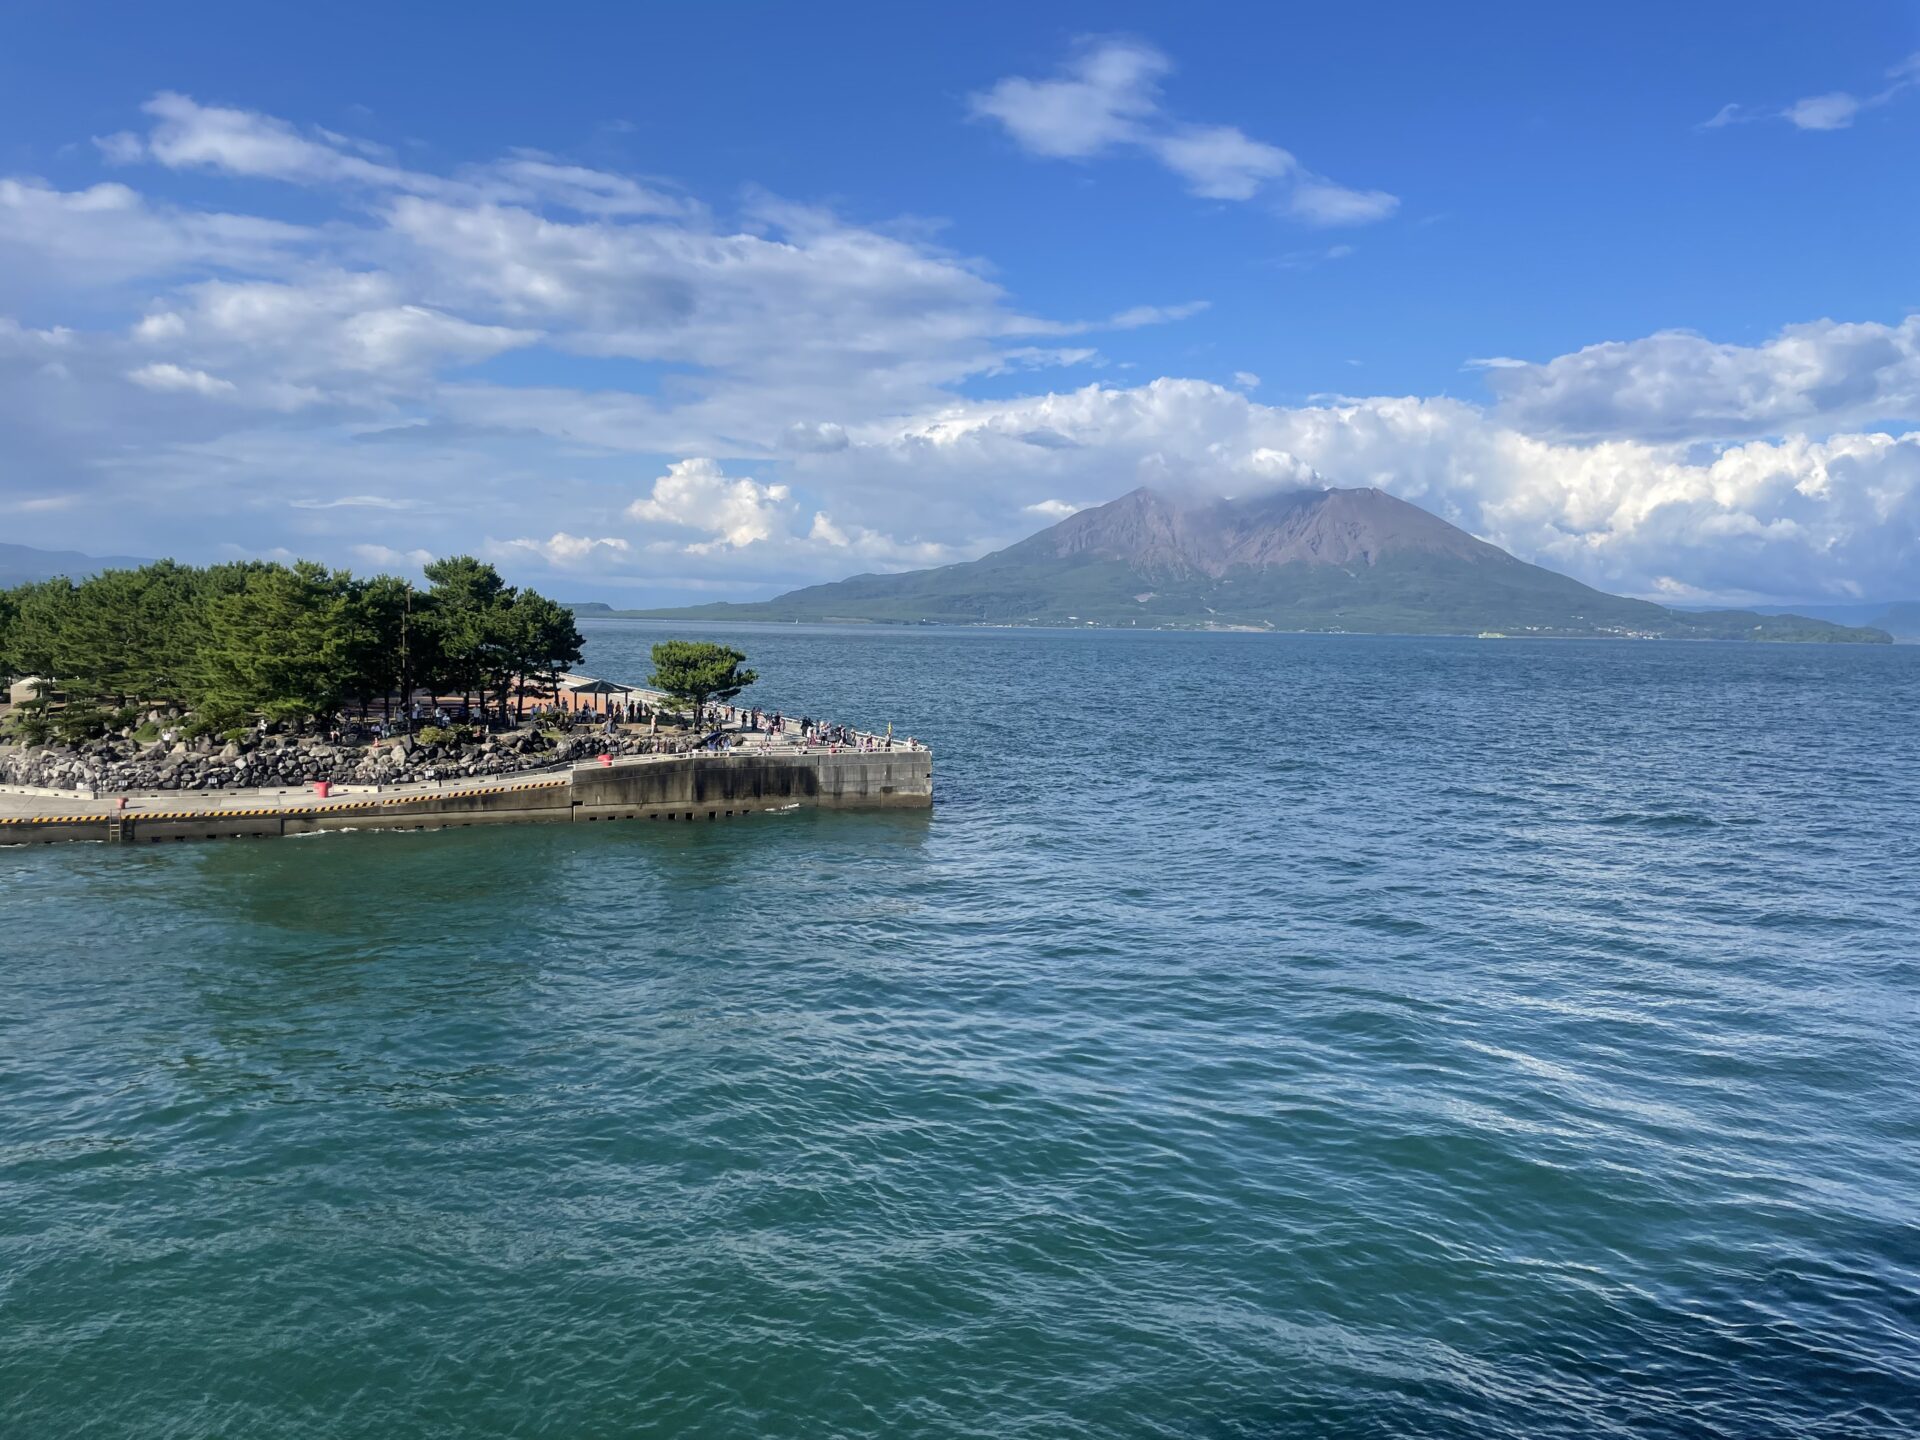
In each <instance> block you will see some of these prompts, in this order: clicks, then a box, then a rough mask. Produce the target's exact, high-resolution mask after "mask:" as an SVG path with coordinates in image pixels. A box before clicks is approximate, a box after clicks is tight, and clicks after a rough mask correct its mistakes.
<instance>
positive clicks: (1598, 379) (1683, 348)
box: [1470, 316, 1920, 439]
mask: <svg viewBox="0 0 1920 1440" xmlns="http://www.w3.org/2000/svg"><path fill="white" fill-rule="evenodd" d="M1470 363H1471V364H1474V365H1476V366H1480V367H1482V368H1485V369H1486V371H1487V382H1488V384H1489V385H1490V386H1491V387H1492V389H1493V392H1494V394H1495V395H1496V396H1497V397H1498V399H1499V402H1500V412H1501V415H1502V417H1503V418H1505V419H1506V420H1508V421H1509V422H1510V423H1512V424H1514V425H1515V426H1517V427H1518V428H1520V429H1522V430H1527V431H1532V432H1539V433H1547V434H1553V435H1560V436H1576V437H1590V438H1593V437H1600V436H1607V435H1634V436H1641V437H1646V438H1652V439H1726V438H1730V437H1737V436H1747V435H1774V434H1779V433H1781V432H1783V431H1785V430H1788V429H1793V428H1796V427H1806V426H1816V425H1820V424H1825V425H1837V424H1845V423H1849V422H1858V421H1872V420H1889V419H1902V418H1907V417H1911V416H1914V415H1916V414H1920V316H1908V317H1907V318H1906V319H1905V320H1903V321H1901V322H1900V323H1899V324H1897V325H1883V324H1876V323H1870V322H1869V323H1850V324H1843V323H1839V322H1836V321H1832V320H1818V321H1814V322H1812V323H1810V324H1804V325H1792V326H1788V327H1787V328H1786V329H1785V330H1782V331H1781V332H1780V333H1779V334H1778V335H1777V336H1775V337H1774V338H1772V339H1771V340H1768V341H1766V342H1765V343H1763V344H1760V345H1731V344H1726V343H1721V342H1715V341H1711V340H1708V339H1707V338H1705V337H1704V336H1700V335H1695V334H1691V333H1689V332H1686V331H1678V330H1673V331H1663V332H1661V333H1659V334H1656V335H1650V336H1647V337H1646V338H1644V339H1641V340H1630V341H1607V342H1605V343H1603V344H1598V345H1589V346H1587V347H1586V348H1585V349H1583V350H1578V351H1575V352H1573V353H1572V354H1569V355H1561V356H1558V357H1556V358H1555V359H1552V360H1549V361H1547V362H1546V363H1544V364H1538V365H1534V364H1528V363H1526V362H1524V361H1519V360H1513V359H1510V358H1504V357H1502V358H1495V359H1489V360H1479V361H1473V362H1470Z"/></svg>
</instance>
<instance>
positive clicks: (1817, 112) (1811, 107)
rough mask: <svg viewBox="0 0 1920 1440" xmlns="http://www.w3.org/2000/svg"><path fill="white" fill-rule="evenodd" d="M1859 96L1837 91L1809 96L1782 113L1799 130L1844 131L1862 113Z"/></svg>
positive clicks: (1797, 101)
mask: <svg viewBox="0 0 1920 1440" xmlns="http://www.w3.org/2000/svg"><path fill="white" fill-rule="evenodd" d="M1862 103H1863V102H1862V101H1861V100H1860V98H1859V97H1858V96H1855V95H1849V94H1847V93H1846V92H1845V91H1841V90H1837V91H1835V92H1834V93H1833V94H1831V95H1809V96H1808V97H1807V98H1806V99H1804V100H1796V101H1794V102H1793V104H1791V105H1789V106H1788V107H1787V108H1786V109H1785V110H1783V111H1782V112H1781V115H1782V116H1783V118H1784V119H1785V120H1786V121H1787V123H1788V124H1789V125H1792V126H1793V127H1795V128H1796V129H1799V130H1844V129H1846V128H1847V127H1848V126H1849V125H1851V124H1853V117H1854V116H1856V115H1858V114H1859V113H1860V107H1861V105H1862Z"/></svg>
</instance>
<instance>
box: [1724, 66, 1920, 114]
mask: <svg viewBox="0 0 1920 1440" xmlns="http://www.w3.org/2000/svg"><path fill="white" fill-rule="evenodd" d="M1886 82H1887V83H1886V84H1884V85H1882V86H1881V88H1880V89H1878V90H1874V91H1869V92H1868V93H1866V94H1864V95H1856V94H1854V93H1853V92H1852V91H1850V90H1830V91H1828V92H1827V93H1825V94H1823V95H1807V96H1804V97H1802V98H1801V99H1799V100H1795V101H1794V102H1793V103H1792V104H1790V105H1788V106H1786V107H1785V108H1784V109H1781V110H1768V109H1757V108H1755V107H1753V106H1748V105H1740V104H1727V105H1722V106H1721V107H1720V108H1719V110H1717V111H1716V112H1714V114H1713V116H1712V117H1711V118H1709V119H1706V120H1703V121H1701V122H1700V124H1699V125H1698V126H1696V127H1695V128H1696V129H1700V130H1721V129H1725V128H1726V127H1727V126H1729V125H1745V124H1750V123H1751V122H1753V121H1755V120H1765V119H1770V118H1777V119H1781V120H1785V121H1786V122H1787V123H1788V124H1789V125H1791V126H1793V127H1794V128H1795V129H1796V130H1813V131H1831V130H1846V129H1850V128H1852V125H1853V122H1854V121H1855V120H1857V119H1859V118H1860V115H1861V113H1862V112H1863V111H1867V110H1877V109H1879V108H1880V107H1881V106H1882V105H1886V104H1889V103H1891V102H1892V101H1893V100H1895V99H1897V98H1898V97H1899V96H1901V95H1902V94H1904V93H1905V92H1906V91H1908V90H1911V89H1912V88H1913V87H1914V86H1915V85H1920V52H1916V53H1914V54H1912V55H1909V56H1908V57H1907V58H1906V59H1905V60H1902V61H1901V62H1900V63H1899V64H1898V65H1894V66H1892V67H1890V68H1889V69H1888V70H1887V72H1886Z"/></svg>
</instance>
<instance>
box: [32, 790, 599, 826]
mask: <svg viewBox="0 0 1920 1440" xmlns="http://www.w3.org/2000/svg"><path fill="white" fill-rule="evenodd" d="M571 783H572V782H571V781H570V780H542V781H540V782H538V783H537V784H533V785H482V786H478V787H476V788H474V789H472V790H436V791H434V792H432V793H431V794H424V793H423V794H419V795H388V796H383V797H382V798H380V799H378V800H346V801H341V802H339V803H337V804H333V805H315V806H312V807H310V808H306V809H299V810H293V809H281V808H277V807H276V808H268V809H259V810H96V811H94V812H93V813H92V814H89V815H14V816H6V817H0V825H87V824H92V823H95V822H97V821H102V820H257V819H259V818H261V817H262V816H270V815H278V816H281V817H282V818H284V819H288V820H311V819H313V818H314V817H315V816H318V815H343V814H348V813H351V812H353V811H356V810H378V809H381V808H382V807H384V806H388V805H419V804H433V803H435V802H437V801H441V800H467V799H471V798H472V797H473V796H475V795H518V794H520V793H521V792H523V791H527V790H556V789H559V788H560V787H562V786H564V785H568V784H571Z"/></svg>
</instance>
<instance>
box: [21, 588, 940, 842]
mask: <svg viewBox="0 0 1920 1440" xmlns="http://www.w3.org/2000/svg"><path fill="white" fill-rule="evenodd" d="M426 579H427V582H428V583H427V585H426V586H425V587H424V588H421V587H418V586H416V585H414V584H413V583H411V582H409V581H406V580H402V579H397V578H395V577H393V576H386V575H381V576H374V577H371V578H361V577H356V576H354V575H352V574H350V573H349V572H346V571H343V570H328V569H326V568H324V567H322V566H319V565H315V564H311V563H307V562H301V563H298V564H293V565H280V564H271V563H264V562H243V563H238V564H232V565H221V566H212V567H206V568H196V567H192V566H184V565H178V564H175V563H173V562H171V561H162V562H159V563H156V564H151V565H144V566H140V567H137V568H133V569H124V570H108V571H105V572H103V573H101V574H99V575H96V576H94V577H92V578H90V579H87V580H85V581H82V582H80V583H77V584H76V583H74V582H72V581H70V580H67V579H55V580H48V581H42V582H38V583H33V584H27V585H22V586H18V587H16V588H14V589H12V590H7V591H0V681H6V682H8V684H7V690H6V703H5V704H4V705H3V706H0V827H5V828H4V829H0V840H5V841H22V840H31V839H81V838H93V839H101V838H106V839H117V840H123V841H131V840H132V839H134V838H135V836H136V835H137V836H138V837H139V838H140V839H143V840H156V839H160V838H176V839H179V838H189V837H190V836H197V835H205V836H209V837H211V836H214V835H241V834H253V835H260V834H290V833H301V832H302V831H304V830H311V829H329V828H442V827H444V826H446V825H470V824H474V823H479V822H480V821H482V820H488V821H500V820H515V819H520V820H555V819H567V820H574V819H582V820H600V819H636V818H650V819H662V818H686V819H693V818H699V817H702V816H704V817H705V818H709V819H719V818H734V817H736V816H742V815H746V814H750V813H754V812H755V810H756V809H767V808H785V807H787V806H790V805H792V804H796V803H815V804H825V805H836V806H840V807H843V808H851V807H854V806H858V805H863V804H881V805H887V806H896V805H914V806H922V807H924V806H925V805H928V804H931V795H932V784H931V757H930V756H929V755H928V753H927V750H926V747H924V746H922V745H917V744H915V743H913V742H910V741H895V740H893V739H892V738H891V737H883V736H877V735H871V734H866V733H864V732H861V731H858V730H856V729H854V728H853V727H851V726H848V725H843V724H835V723H830V722H827V721H823V720H816V719H814V718H812V717H797V718H796V717H790V716H784V715H779V714H771V715H770V714H767V713H766V712H764V711H762V710H760V709H757V708H752V707H745V706H740V705H736V704H735V703H733V702H734V701H735V700H736V699H737V698H738V697H739V696H740V695H741V693H742V692H743V691H744V690H745V689H747V688H748V687H749V686H751V685H752V684H753V683H754V682H755V680H756V679H757V678H758V677H757V676H756V675H755V674H754V672H753V671H751V670H748V669H746V668H745V661H746V656H745V655H743V654H741V653H740V652H739V651H737V650H733V649H730V648H728V647H725V646H719V645H713V644H706V643H700V642H693V641H666V642H663V643H662V644H659V645H656V646H655V647H654V649H653V662H654V667H653V673H652V674H651V675H650V676H649V677H648V680H649V683H648V685H646V686H644V687H642V686H633V685H626V684H621V683H617V682H614V681H609V680H604V679H599V678H596V677H593V676H589V675H584V674H581V673H579V672H578V671H577V670H576V669H574V668H573V667H574V666H576V665H577V664H578V662H579V661H580V659H581V657H582V651H583V641H582V637H581V635H580V632H579V629H578V627H577V625H576V624H575V622H574V618H573V614H572V612H571V611H570V610H569V609H568V608H567V607H565V606H562V605H559V604H557V603H556V602H554V601H552V600H550V599H548V598H547V597H545V596H543V595H540V594H539V593H537V592H535V591H533V590H530V589H516V588H514V587H512V586H509V585H507V584H506V583H505V582H504V581H503V580H502V578H501V577H500V575H499V573H498V572H497V571H496V570H495V569H494V568H493V567H492V566H491V565H488V564H485V563H484V562H481V561H479V560H476V559H474V558H472V557H470V556H455V557H451V558H448V559H445V560H440V561H436V562H434V563H433V564H432V565H429V566H428V567H427V569H426ZM556 792H557V793H556ZM759 802H766V803H764V804H763V803H759ZM703 807H704V808H703Z"/></svg>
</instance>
